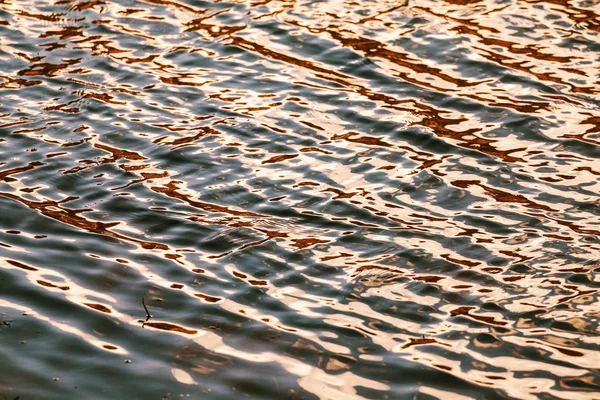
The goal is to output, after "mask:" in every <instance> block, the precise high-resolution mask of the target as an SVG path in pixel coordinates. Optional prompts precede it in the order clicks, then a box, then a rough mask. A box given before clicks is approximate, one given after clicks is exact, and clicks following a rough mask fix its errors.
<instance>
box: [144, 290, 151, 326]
mask: <svg viewBox="0 0 600 400" xmlns="http://www.w3.org/2000/svg"><path fill="white" fill-rule="evenodd" d="M142 305H143V306H144V310H146V320H145V321H144V322H143V323H142V328H143V327H144V324H145V323H146V322H148V320H149V319H150V318H152V314H150V312H149V311H148V307H146V301H145V300H144V298H143V297H142Z"/></svg>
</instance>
